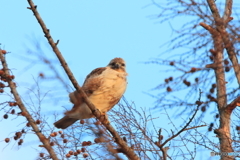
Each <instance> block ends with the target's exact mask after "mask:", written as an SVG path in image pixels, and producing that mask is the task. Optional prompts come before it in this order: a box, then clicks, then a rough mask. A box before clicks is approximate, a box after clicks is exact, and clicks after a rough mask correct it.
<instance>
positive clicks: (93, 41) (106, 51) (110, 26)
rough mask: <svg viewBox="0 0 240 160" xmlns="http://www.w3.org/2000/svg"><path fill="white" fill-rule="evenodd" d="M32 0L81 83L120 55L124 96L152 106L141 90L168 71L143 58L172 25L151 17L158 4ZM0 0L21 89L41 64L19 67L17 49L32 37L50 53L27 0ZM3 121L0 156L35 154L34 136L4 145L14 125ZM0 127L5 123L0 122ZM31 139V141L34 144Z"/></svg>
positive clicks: (2, 39) (2, 38)
mask: <svg viewBox="0 0 240 160" xmlns="http://www.w3.org/2000/svg"><path fill="white" fill-rule="evenodd" d="M34 3H35V4H36V5H37V6H38V7H37V9H38V11H39V13H40V15H41V17H42V18H43V20H44V22H45V23H46V25H47V27H48V28H49V29H50V32H51V35H52V37H53V38H54V40H55V41H56V40H58V39H59V40H60V42H59V44H58V47H59V49H60V50H61V52H62V54H63V56H64V57H65V59H66V61H67V62H68V64H69V67H70V68H71V69H72V72H73V73H74V75H75V77H76V78H77V79H78V81H79V82H80V84H82V82H83V81H84V78H85V76H86V75H87V74H88V73H89V72H90V71H91V70H93V69H95V68H97V67H102V66H106V65H107V64H108V62H109V61H110V60H111V59H112V58H115V57H122V58H124V59H125V61H126V62H127V71H128V73H129V77H128V88H127V91H126V93H125V97H126V98H127V99H128V100H129V101H132V102H134V103H135V104H136V106H138V107H146V108H150V107H153V106H154V101H155V99H153V98H151V97H149V96H148V95H146V94H144V93H143V92H150V89H152V88H153V87H155V86H156V85H157V84H158V83H159V82H162V81H163V80H164V78H165V77H167V76H166V74H167V73H161V72H160V68H159V66H156V65H146V64H143V63H142V62H145V61H147V60H149V59H150V58H154V57H157V56H158V55H159V54H160V53H161V52H163V51H165V49H164V48H161V49H160V45H161V44H163V43H165V42H167V41H168V40H169V39H170V37H171V29H170V27H169V25H168V24H167V23H166V24H160V23H158V20H157V19H150V18H149V16H152V15H156V14H158V13H159V9H158V8H157V7H156V6H153V5H149V4H150V3H151V1H150V0H144V1H139V0H132V1H120V0H118V1H110V0H101V1H81V0H72V1H56V0H51V1H47V2H46V1H42V0H35V1H34ZM0 5H1V6H2V7H1V11H0V12H1V30H0V43H1V44H2V45H1V48H2V49H6V50H7V51H10V52H11V54H8V55H7V60H8V64H9V67H10V68H13V72H14V74H15V75H16V81H19V83H21V82H22V84H23V86H20V89H21V87H22V88H24V87H27V86H24V83H23V82H25V81H28V80H31V79H32V77H37V76H38V73H39V72H40V71H41V68H38V69H37V70H36V71H32V70H31V69H30V70H28V71H27V72H25V73H23V72H22V69H23V67H24V66H26V62H25V61H22V60H20V59H18V55H21V54H24V53H25V52H26V50H27V49H28V48H31V47H32V46H33V42H32V40H33V39H35V40H37V41H39V42H40V43H41V45H42V46H43V48H44V50H45V51H46V54H50V55H49V56H50V57H53V54H52V53H50V52H49V51H50V50H49V48H48V47H46V46H47V42H46V39H45V37H44V36H43V33H42V30H41V28H40V26H39V24H38V23H37V21H36V19H35V17H34V16H33V14H32V12H31V11H30V10H28V9H27V7H28V3H27V1H15V0H8V1H0ZM34 37H35V38H34ZM151 93H153V92H151ZM66 96H67V95H66ZM2 122H3V121H2ZM7 122H8V126H9V128H7V129H6V130H4V132H2V131H1V135H0V159H8V160H15V159H18V158H19V156H20V155H22V154H26V153H28V154H29V156H27V157H25V156H24V159H25V160H32V159H34V158H36V157H37V156H38V155H37V152H35V149H34V147H35V146H37V145H38V142H27V143H26V144H25V143H23V147H21V149H20V150H18V147H17V144H15V145H14V144H13V143H11V144H10V145H9V146H7V147H6V144H5V143H3V142H1V140H2V139H4V138H5V137H7V136H8V135H9V134H10V133H11V132H14V131H15V130H14V127H15V126H17V125H18V124H17V123H16V122H14V120H13V121H11V120H7ZM3 125H4V126H3ZM0 127H1V128H2V127H6V125H5V124H3V123H0ZM162 127H164V126H162ZM32 144H33V145H35V146H34V147H32V146H31V145H32ZM4 147H5V149H4V150H3V149H2V148H4ZM13 151H14V152H13ZM29 152H32V153H29ZM13 153H14V154H13Z"/></svg>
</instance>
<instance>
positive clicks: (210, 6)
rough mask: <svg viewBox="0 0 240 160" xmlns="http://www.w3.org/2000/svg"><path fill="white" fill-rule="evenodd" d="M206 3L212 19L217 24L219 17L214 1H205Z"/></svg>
mask: <svg viewBox="0 0 240 160" xmlns="http://www.w3.org/2000/svg"><path fill="white" fill-rule="evenodd" d="M207 2H208V6H209V8H210V10H211V12H212V14H213V18H214V20H215V22H218V21H219V19H220V18H221V17H220V15H219V11H218V9H217V6H216V3H215V0H207Z"/></svg>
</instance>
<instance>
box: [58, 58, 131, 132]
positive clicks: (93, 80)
mask: <svg viewBox="0 0 240 160" xmlns="http://www.w3.org/2000/svg"><path fill="white" fill-rule="evenodd" d="M127 76H128V73H127V72H126V63H125V61H124V60H123V59H122V58H114V59H112V60H111V61H110V62H109V64H108V65H107V66H106V67H100V68H96V69H94V70H93V71H92V72H90V73H89V74H88V75H87V77H86V78H85V81H84V83H83V86H82V89H83V91H84V92H85V93H86V95H87V97H88V99H89V100H90V101H91V102H92V103H93V104H94V106H95V107H96V108H97V109H98V110H99V111H100V112H101V113H102V115H106V116H107V112H108V111H109V110H110V109H112V108H113V107H114V106H115V105H116V104H117V103H118V102H119V100H120V99H121V97H122V96H123V94H124V92H125V91H126V88H127ZM69 99H70V102H71V103H73V107H72V109H71V110H70V111H67V112H65V116H64V117H63V118H61V119H60V120H58V121H56V122H55V123H54V125H55V127H57V128H59V129H66V128H67V127H69V126H70V125H72V124H74V123H75V122H76V121H77V120H82V119H88V118H93V117H94V115H93V114H92V111H91V110H90V109H89V107H88V106H87V104H86V103H85V102H84V100H83V98H82V96H81V95H80V94H79V93H78V92H77V91H74V92H71V93H70V94H69Z"/></svg>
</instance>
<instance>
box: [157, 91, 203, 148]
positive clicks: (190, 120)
mask: <svg viewBox="0 0 240 160" xmlns="http://www.w3.org/2000/svg"><path fill="white" fill-rule="evenodd" d="M199 94H200V96H199V102H200V99H201V91H200V93H199ZM201 104H202V103H199V104H198V105H197V108H196V110H195V112H194V114H193V115H192V117H191V118H190V119H189V121H188V123H187V124H186V125H185V126H184V127H183V128H182V129H181V130H180V131H178V132H177V133H176V134H174V135H173V136H171V137H170V138H168V139H167V140H166V141H165V142H164V143H162V144H160V145H159V146H158V147H159V148H160V149H161V148H162V147H163V146H164V145H165V144H166V143H168V142H169V141H170V140H172V139H173V138H175V137H177V136H178V135H179V134H180V133H182V132H183V131H185V130H187V126H188V125H189V124H190V123H191V122H192V120H193V118H194V117H195V115H196V114H197V111H198V109H199V107H200V106H201Z"/></svg>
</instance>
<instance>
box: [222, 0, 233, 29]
mask: <svg viewBox="0 0 240 160" xmlns="http://www.w3.org/2000/svg"><path fill="white" fill-rule="evenodd" d="M231 14H232V0H226V3H225V9H224V15H223V20H224V22H225V26H226V25H227V23H228V21H229V18H230V16H231Z"/></svg>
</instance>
